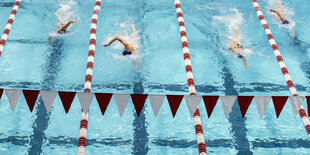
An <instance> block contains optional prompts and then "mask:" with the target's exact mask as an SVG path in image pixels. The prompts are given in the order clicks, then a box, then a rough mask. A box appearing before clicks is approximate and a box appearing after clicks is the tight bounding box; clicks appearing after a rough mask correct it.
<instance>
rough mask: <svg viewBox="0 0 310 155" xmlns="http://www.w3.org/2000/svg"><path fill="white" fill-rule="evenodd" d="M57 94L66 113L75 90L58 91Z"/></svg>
mask: <svg viewBox="0 0 310 155" xmlns="http://www.w3.org/2000/svg"><path fill="white" fill-rule="evenodd" d="M58 95H59V97H60V99H61V102H62V105H63V106H64V109H65V111H66V113H68V112H69V109H70V107H71V104H72V101H73V99H74V96H75V92H58Z"/></svg>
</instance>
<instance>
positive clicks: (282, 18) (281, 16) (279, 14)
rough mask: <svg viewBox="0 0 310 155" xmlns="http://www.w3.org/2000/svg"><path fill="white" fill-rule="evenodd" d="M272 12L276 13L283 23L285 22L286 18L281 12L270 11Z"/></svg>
mask: <svg viewBox="0 0 310 155" xmlns="http://www.w3.org/2000/svg"><path fill="white" fill-rule="evenodd" d="M270 12H274V13H276V14H277V15H278V16H279V17H280V19H281V21H283V20H285V18H284V16H283V15H282V14H281V13H280V12H279V11H277V10H274V9H270Z"/></svg>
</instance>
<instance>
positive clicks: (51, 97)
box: [40, 91, 57, 112]
mask: <svg viewBox="0 0 310 155" xmlns="http://www.w3.org/2000/svg"><path fill="white" fill-rule="evenodd" d="M40 94H41V97H42V100H43V103H44V106H45V109H46V111H47V112H50V110H51V107H52V105H53V103H54V101H55V98H56V96H57V92H56V91H40Z"/></svg>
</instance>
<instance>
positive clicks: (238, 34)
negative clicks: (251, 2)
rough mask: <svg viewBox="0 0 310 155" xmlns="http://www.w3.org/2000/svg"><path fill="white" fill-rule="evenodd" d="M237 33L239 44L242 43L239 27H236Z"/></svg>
mask: <svg viewBox="0 0 310 155" xmlns="http://www.w3.org/2000/svg"><path fill="white" fill-rule="evenodd" d="M235 31H236V39H237V41H238V42H240V33H239V27H235Z"/></svg>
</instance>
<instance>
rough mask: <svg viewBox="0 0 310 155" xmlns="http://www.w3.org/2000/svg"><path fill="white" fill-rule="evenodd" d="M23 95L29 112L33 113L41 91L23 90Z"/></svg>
mask: <svg viewBox="0 0 310 155" xmlns="http://www.w3.org/2000/svg"><path fill="white" fill-rule="evenodd" d="M23 94H24V96H25V99H26V102H27V104H28V107H29V110H30V111H31V112H32V110H33V108H34V105H35V103H36V101H37V98H38V95H39V91H38V90H23Z"/></svg>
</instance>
